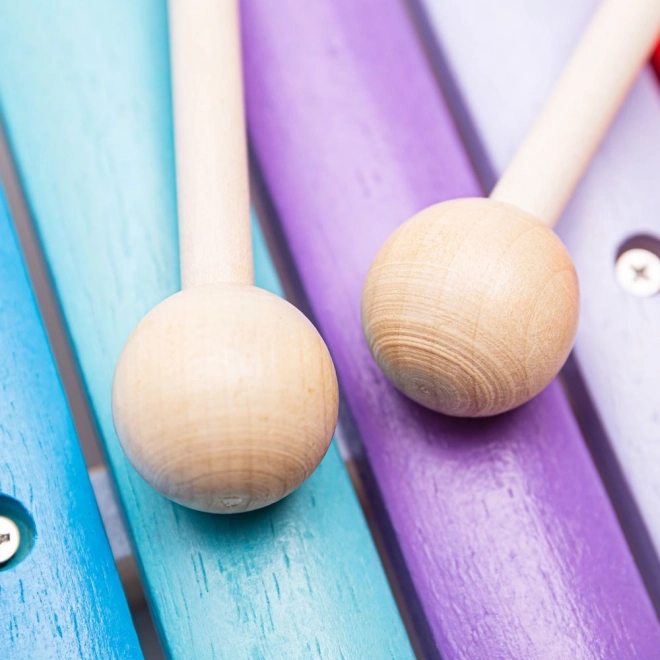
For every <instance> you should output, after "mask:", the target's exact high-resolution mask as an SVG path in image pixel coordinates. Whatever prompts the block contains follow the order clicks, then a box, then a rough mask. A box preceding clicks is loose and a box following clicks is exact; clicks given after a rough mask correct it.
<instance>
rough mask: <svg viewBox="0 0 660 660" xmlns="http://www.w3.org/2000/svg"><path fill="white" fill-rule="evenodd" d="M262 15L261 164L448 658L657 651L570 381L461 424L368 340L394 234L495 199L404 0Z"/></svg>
mask: <svg viewBox="0 0 660 660" xmlns="http://www.w3.org/2000/svg"><path fill="white" fill-rule="evenodd" d="M242 10H243V12H242V17H243V30H244V57H245V75H246V90H247V108H248V127H249V131H250V134H251V138H252V142H253V147H254V150H255V153H256V157H257V159H258V161H259V163H260V166H261V168H262V170H263V175H264V179H265V182H266V184H267V186H268V189H269V193H270V196H271V198H272V201H273V205H274V207H275V209H276V211H277V213H278V215H279V218H280V222H281V226H282V229H283V232H284V235H285V237H286V239H287V241H288V244H289V247H290V250H291V253H292V256H293V259H294V260H295V263H296V266H297V268H298V271H299V275H300V277H301V280H302V284H303V286H304V288H305V290H306V293H307V295H308V297H309V299H310V303H311V306H312V308H313V310H314V313H315V314H316V317H317V319H318V321H319V324H320V327H321V329H322V331H323V332H324V335H325V337H326V339H327V341H328V344H329V346H330V348H331V351H332V352H333V356H334V358H335V363H336V366H337V370H338V374H339V378H340V382H341V384H342V386H343V389H344V392H345V394H346V396H347V399H348V402H349V404H350V407H351V411H352V413H353V416H354V419H355V423H356V426H357V429H358V431H359V433H360V434H361V438H362V441H363V443H364V446H365V449H366V454H367V456H368V458H369V460H370V463H371V467H372V469H373V472H374V474H375V477H376V479H377V481H378V485H379V487H380V491H381V493H382V497H383V499H384V501H385V504H386V506H387V509H388V511H389V515H390V520H391V522H392V525H393V528H394V531H395V533H396V536H397V539H398V543H399V545H400V548H401V550H402V552H403V555H404V557H405V559H406V561H407V566H408V569H409V571H410V575H411V578H412V580H413V582H414V585H415V586H416V589H417V594H418V596H419V599H420V601H421V604H422V605H423V607H424V610H425V612H426V616H427V617H428V622H429V625H430V628H431V630H432V632H433V635H434V638H435V641H436V643H437V647H438V649H439V652H440V654H441V655H442V657H443V658H466V657H473V658H504V657H506V658H511V657H515V658H605V657H606V658H620V657H631V658H632V657H641V658H647V657H653V655H654V654H655V653H656V652H657V649H658V648H659V644H660V629H659V627H658V624H657V621H656V618H655V615H654V612H653V610H652V607H651V604H650V601H649V599H648V596H647V594H646V592H645V590H644V588H643V586H642V583H641V579H640V577H639V575H638V573H637V570H636V568H635V565H634V563H633V560H632V558H631V555H630V552H629V550H628V547H627V546H626V544H625V540H624V538H623V535H622V532H621V530H620V528H619V526H618V524H617V521H616V518H615V515H614V513H613V510H612V508H611V506H610V503H609V501H608V499H607V497H606V494H605V491H604V488H603V486H602V484H601V482H600V481H599V478H598V475H597V473H596V470H595V468H594V465H593V464H592V462H591V459H590V456H589V454H588V451H587V449H586V447H585V445H584V443H583V439H582V438H581V436H580V433H579V431H578V428H577V426H576V423H575V421H574V419H573V417H572V416H571V413H570V410H569V407H568V404H567V402H566V400H565V398H564V396H563V394H562V392H561V390H560V388H559V386H558V385H557V384H553V385H551V386H550V387H549V388H548V389H547V390H546V391H545V392H544V393H543V394H542V395H541V396H539V397H538V398H537V399H535V400H534V401H533V402H531V403H530V404H528V405H526V406H525V407H523V408H522V409H519V410H517V411H515V412H512V413H509V414H506V415H502V416H499V417H497V418H493V419H491V420H463V421H461V420H455V419H450V418H444V417H441V416H439V415H434V414H433V413H430V412H428V411H425V410H422V409H421V408H419V407H416V406H415V405H414V404H412V403H411V402H409V401H408V400H405V399H404V398H403V397H402V396H401V395H399V394H397V393H396V392H395V391H394V390H393V388H391V387H390V386H389V385H388V384H387V382H386V381H385V379H384V377H383V376H382V375H381V374H380V373H379V371H378V369H377V367H376V365H375V364H374V362H373V361H372V359H371V357H370V355H369V353H368V350H367V347H366V345H365V342H364V339H363V338H362V333H361V328H360V312H359V310H360V293H361V287H362V282H363V279H364V276H365V274H366V271H367V268H368V266H369V264H370V262H371V260H372V259H373V257H374V255H375V253H376V251H377V250H378V248H379V247H380V245H381V244H382V242H383V241H384V240H385V238H386V237H387V235H389V233H390V232H391V231H392V230H393V229H394V228H395V227H396V226H397V225H399V224H400V223H401V222H403V221H404V220H405V219H406V218H408V217H409V216H411V215H412V214H413V213H414V212H416V211H418V210H420V209H421V208H423V207H425V206H427V205H429V204H431V203H433V202H437V201H440V200H442V199H446V198H449V197H453V196H466V195H478V194H479V193H480V190H479V187H478V185H477V182H476V179H475V177H474V176H473V174H472V172H471V171H470V168H469V165H468V162H467V159H466V156H465V154H464V152H463V150H462V147H461V144H460V142H459V139H458V136H457V134H456V132H455V131H454V128H453V126H452V123H451V120H450V118H449V115H448V111H447V109H446V107H445V105H444V104H443V102H442V100H441V98H440V95H439V93H438V91H437V88H436V84H435V80H434V78H433V75H432V73H431V71H430V69H429V67H428V66H427V64H426V61H425V59H424V55H423V52H422V49H421V47H420V45H419V43H418V42H417V36H416V34H415V32H414V31H413V29H412V26H411V24H410V22H409V19H408V16H407V14H406V12H405V9H404V7H403V6H402V5H400V4H399V3H396V2H392V3H382V2H379V1H377V0H363V1H362V2H359V3H356V2H353V1H352V0H334V1H333V2H330V1H329V0H328V1H323V2H321V1H318V2H307V1H305V0H280V2H278V3H273V2H270V1H269V0H249V1H246V2H244V3H243V4H242ZM464 11H465V13H466V15H468V16H469V15H470V12H469V10H464ZM471 18H472V20H478V19H479V17H478V16H476V15H473V16H472V17H471Z"/></svg>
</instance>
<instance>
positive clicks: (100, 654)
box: [0, 196, 142, 660]
mask: <svg viewBox="0 0 660 660" xmlns="http://www.w3.org/2000/svg"><path fill="white" fill-rule="evenodd" d="M0 282H1V285H0V388H1V391H2V395H1V396H0V515H5V516H9V517H10V518H11V519H12V520H14V521H15V522H16V523H17V524H18V526H19V529H20V531H21V542H22V544H24V545H22V547H25V549H26V550H29V552H28V553H27V554H26V553H25V552H23V551H22V548H19V552H18V553H17V555H16V557H15V558H14V559H12V560H10V561H9V562H7V563H6V564H5V566H4V567H2V566H0V604H1V608H2V612H3V615H2V617H0V657H3V658H56V657H57V658H67V659H68V658H71V659H72V660H73V659H74V658H80V659H83V658H84V659H88V658H98V659H99V660H101V659H105V658H117V659H118V660H120V659H121V660H123V659H129V658H141V657H142V653H141V651H140V647H139V645H138V640H137V636H136V634H135V630H134V628H133V623H132V621H131V616H130V612H129V610H128V606H127V604H126V599H125V598H124V592H123V590H122V586H121V583H120V581H119V576H118V574H117V571H116V569H115V564H114V560H113V558H112V553H111V551H110V546H109V544H108V540H107V538H106V536H105V531H104V529H103V524H102V523H101V517H100V514H99V512H98V509H97V507H96V500H95V499H94V494H93V491H92V487H91V484H90V482H89V477H88V475H87V468H86V466H85V462H84V460H83V456H82V453H81V450H80V446H79V444H78V440H77V438H76V435H75V431H74V428H73V424H72V421H71V417H70V415H69V411H68V408H67V404H66V399H65V397H64V393H63V391H62V386H61V384H60V381H59V377H58V375H57V371H56V368H55V364H54V361H53V357H52V355H51V353H50V348H49V346H48V341H47V339H46V334H45V331H44V328H43V325H42V323H41V319H40V317H39V313H38V310H37V306H36V303H35V300H34V297H33V295H32V291H31V289H30V284H29V281H28V277H27V273H26V270H25V267H24V265H23V261H22V259H21V256H20V252H19V249H18V244H17V241H16V237H15V235H14V231H13V228H12V226H11V221H10V218H9V213H8V211H7V208H6V206H5V201H4V198H2V197H1V196H0ZM30 546H31V547H30Z"/></svg>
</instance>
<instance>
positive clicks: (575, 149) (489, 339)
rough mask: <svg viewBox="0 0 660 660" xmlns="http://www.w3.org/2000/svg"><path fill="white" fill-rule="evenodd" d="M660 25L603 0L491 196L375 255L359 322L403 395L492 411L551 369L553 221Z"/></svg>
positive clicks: (417, 222) (651, 1) (565, 262)
mask: <svg viewBox="0 0 660 660" xmlns="http://www.w3.org/2000/svg"><path fill="white" fill-rule="evenodd" d="M659 31H660V0H606V1H605V2H604V3H603V4H602V6H601V7H600V8H599V10H598V12H597V13H596V15H595V17H594V18H593V20H592V22H591V24H590V25H589V27H588V29H587V31H586V33H585V34H584V37H583V38H582V40H581V42H580V44H579V46H578V48H577V49H576V51H575V52H574V54H573V56H572V58H571V60H570V62H569V63H568V66H567V68H566V69H565V71H564V73H563V74H562V76H561V78H560V80H559V82H558V84H557V85H556V87H555V89H554V90H553V92H552V94H551V96H550V98H549V100H548V101H547V104H546V105H545V107H544V109H543V111H542V112H541V114H540V116H539V117H538V119H537V121H536V123H535V124H534V126H533V128H532V129H531V132H530V133H529V134H528V136H527V138H526V140H525V141H524V143H523V144H522V146H521V147H520V149H519V150H518V152H517V153H516V155H515V157H514V159H513V162H512V163H511V164H510V166H509V168H508V169H507V170H506V172H505V173H504V175H503V176H502V178H501V179H500V181H499V183H498V184H497V185H496V187H495V189H494V190H493V192H492V193H491V195H490V199H462V200H454V201H448V202H444V203H441V204H437V205H434V206H431V207H429V208H427V209H424V210H423V211H421V212H420V213H418V214H417V215H415V216H414V217H413V218H411V219H410V220H409V221H408V222H406V223H405V224H403V225H402V226H401V227H400V228H399V229H397V230H396V231H395V232H394V233H393V234H392V236H391V237H390V238H389V239H388V240H387V242H386V243H385V245H384V246H383V247H382V249H381V250H380V252H379V254H378V255H377V257H376V259H375V261H374V263H373V264H372V266H371V269H370V271H369V273H368V275H367V279H366V282H365V286H364V291H363V298H362V321H363V327H364V332H365V336H366V338H367V342H368V344H369V347H370V349H371V352H372V354H373V356H374V358H375V359H376V361H377V362H378V363H379V365H380V367H381V368H382V370H383V371H384V373H385V374H386V375H387V377H388V378H389V379H390V380H391V382H392V383H393V384H394V385H395V386H396V387H397V388H398V389H399V390H401V391H402V392H403V393H405V394H406V395H408V396H409V397H410V398H412V399H414V400H415V401H417V402H418V403H420V404H422V405H424V406H426V407H427V408H431V409H432V410H436V411H439V412H442V413H445V414H448V415H456V416H466V417H480V416H486V415H494V414H497V413H501V412H504V411H506V410H510V409H512V408H515V407H516V406H519V405H521V404H522V403H524V402H526V401H528V400H529V399H530V398H532V397H533V396H535V395H536V394H538V393H539V392H540V391H541V390H542V389H543V388H545V387H546V386H547V385H548V384H549V383H550V381H551V380H552V379H553V378H554V377H555V376H556V374H557V373H558V372H559V370H560V369H561V367H562V365H563V364H564V362H565V360H566V358H567V357H568V354H569V351H570V349H571V346H572V344H573V341H574V338H575V333H576V330H577V322H578V312H579V293H578V282H577V276H576V272H575V269H574V267H573V264H572V262H571V259H570V257H569V255H568V253H567V252H566V249H565V248H564V246H563V244H562V243H561V241H560V240H559V239H558V238H557V236H556V235H555V233H554V232H553V231H552V230H551V229H550V227H552V226H553V225H554V223H555V222H556V221H557V219H558V218H559V216H560V215H561V213H562V211H563V209H564V207H565V205H566V204H567V202H568V200H569V198H570V196H571V194H572V192H573V189H574V188H575V186H576V185H577V183H578V181H579V179H580V177H581V176H582V174H583V172H584V170H585V169H586V167H587V165H588V163H589V160H590V159H591V157H592V155H593V153H594V152H595V151H596V149H597V147H598V145H599V143H600V141H601V139H602V138H603V136H604V134H605V132H606V130H607V127H608V126H609V125H610V123H611V122H612V120H613V118H614V116H615V114H616V112H617V110H618V109H619V107H620V105H621V104H622V103H623V100H624V98H625V96H626V94H627V92H628V90H629V88H630V86H631V85H632V83H633V81H634V79H635V76H636V75H637V73H638V72H639V70H640V69H641V67H642V66H643V64H644V62H645V61H646V59H647V57H648V56H649V54H650V52H651V50H652V48H653V45H654V42H655V40H656V39H657V37H658V32H659Z"/></svg>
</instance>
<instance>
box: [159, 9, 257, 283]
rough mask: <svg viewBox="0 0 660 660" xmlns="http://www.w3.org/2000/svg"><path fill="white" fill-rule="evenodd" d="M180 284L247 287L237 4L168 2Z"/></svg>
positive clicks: (247, 240)
mask: <svg viewBox="0 0 660 660" xmlns="http://www.w3.org/2000/svg"><path fill="white" fill-rule="evenodd" d="M169 18H170V43H171V59H172V79H173V101H174V124H175V142H176V177H177V195H178V210H179V244H180V259H181V283H182V286H183V287H184V288H185V287H190V286H196V285H199V284H207V283H211V282H235V283H241V284H252V282H253V272H252V245H251V236H250V206H249V190H248V167H247V148H246V138H245V120H244V111H243V84H242V73H241V50H240V30H239V18H238V3H237V1H236V0H170V2H169Z"/></svg>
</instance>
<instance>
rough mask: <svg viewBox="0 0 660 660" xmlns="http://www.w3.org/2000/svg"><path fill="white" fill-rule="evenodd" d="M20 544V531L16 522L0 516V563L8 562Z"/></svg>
mask: <svg viewBox="0 0 660 660" xmlns="http://www.w3.org/2000/svg"><path fill="white" fill-rule="evenodd" d="M20 544H21V533H20V532H19V531H18V527H16V523H15V522H14V521H13V520H10V519H9V518H5V517H4V516H0V565H2V564H4V563H6V562H8V561H9V560H10V559H11V558H12V557H13V556H14V555H15V554H16V552H17V551H18V546H19V545H20Z"/></svg>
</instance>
